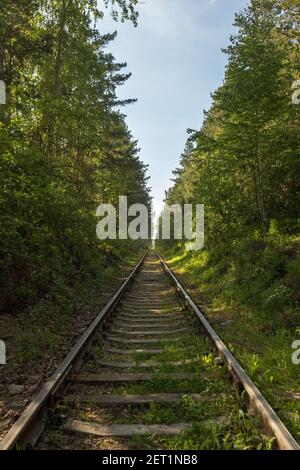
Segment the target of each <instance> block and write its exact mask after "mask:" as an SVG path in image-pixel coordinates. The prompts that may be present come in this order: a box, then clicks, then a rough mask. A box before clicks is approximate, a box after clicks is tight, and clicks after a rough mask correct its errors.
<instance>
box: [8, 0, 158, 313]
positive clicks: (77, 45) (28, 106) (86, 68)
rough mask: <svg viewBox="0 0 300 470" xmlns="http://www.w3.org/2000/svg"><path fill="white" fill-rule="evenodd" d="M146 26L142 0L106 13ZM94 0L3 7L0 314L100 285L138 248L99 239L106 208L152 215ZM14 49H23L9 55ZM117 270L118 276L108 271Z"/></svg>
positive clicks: (120, 2) (121, 78) (118, 71)
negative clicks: (138, 205) (143, 208)
mask: <svg viewBox="0 0 300 470" xmlns="http://www.w3.org/2000/svg"><path fill="white" fill-rule="evenodd" d="M105 3H106V5H107V6H108V4H109V3H111V4H113V5H114V4H115V5H116V6H117V7H118V8H120V12H121V18H122V19H123V20H125V19H131V20H132V21H136V19H137V14H136V11H135V9H134V6H135V4H136V2H135V1H134V0H129V1H125V0H117V1H112V2H105ZM101 17H102V12H101V11H99V10H98V8H97V2H96V1H94V0H93V1H88V0H84V1H82V2H71V1H68V0H58V1H55V2H48V1H47V2H44V1H40V0H30V1H27V0H26V1H16V0H12V1H11V0H9V1H8V0H4V1H3V2H1V5H0V33H1V50H0V78H1V79H2V80H5V82H6V86H7V105H5V106H1V108H0V185H1V191H0V201H1V209H0V219H1V222H0V238H1V246H0V290H1V295H0V310H6V311H16V310H18V309H21V308H24V307H26V306H27V305H29V304H34V303H35V302H36V301H37V300H38V299H40V298H43V296H44V295H46V294H47V293H49V292H51V291H52V290H54V291H55V289H56V285H57V284H58V283H63V284H65V283H66V284H69V285H72V284H73V281H74V279H76V280H78V279H80V278H83V277H89V276H90V277H91V278H93V279H94V278H97V279H99V280H100V279H101V278H102V277H103V271H105V269H107V267H108V266H109V265H111V264H112V262H113V263H118V262H119V261H120V259H121V258H124V256H125V255H126V253H127V252H129V251H130V250H132V249H139V248H140V246H138V244H136V245H137V246H136V248H135V247H134V246H133V244H132V243H129V242H126V241H124V243H119V244H118V245H116V244H113V243H110V242H109V241H106V242H100V241H99V240H98V239H97V237H96V222H97V220H96V217H95V211H96V207H97V206H98V204H99V203H101V202H111V203H116V202H117V201H118V196H119V195H128V198H129V201H130V203H133V202H144V203H145V204H147V205H149V204H150V198H149V193H148V188H147V177H146V169H147V168H146V166H145V165H143V163H142V162H141V161H140V160H139V157H138V152H139V151H138V148H137V142H136V141H134V139H133V137H132V135H131V133H130V132H129V130H128V128H127V125H126V123H125V120H124V116H123V115H122V114H121V113H120V112H119V111H117V109H116V107H117V106H122V105H125V104H128V103H130V102H132V101H133V100H125V101H120V100H118V98H117V95H116V90H117V87H118V86H119V85H122V84H123V83H124V82H125V81H126V80H127V79H128V78H129V76H130V74H124V73H123V72H122V71H123V68H124V67H125V65H126V64H119V63H116V61H115V59H114V57H113V56H112V55H111V54H109V53H106V52H105V47H106V46H107V44H109V42H110V41H112V40H113V39H114V37H115V35H114V34H107V35H105V36H101V35H100V34H99V33H98V31H97V30H96V29H95V28H94V21H95V20H99V19H101ZM11 44H13V47H11ZM110 269H111V268H110Z"/></svg>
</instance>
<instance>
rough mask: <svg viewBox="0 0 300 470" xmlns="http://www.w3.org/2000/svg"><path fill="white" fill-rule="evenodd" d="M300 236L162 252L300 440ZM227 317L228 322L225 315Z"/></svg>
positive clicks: (273, 237) (271, 237) (299, 440)
mask: <svg viewBox="0 0 300 470" xmlns="http://www.w3.org/2000/svg"><path fill="white" fill-rule="evenodd" d="M298 242H299V240H298V239H292V238H288V237H285V238H284V237H282V236H277V237H275V236H270V237H269V238H268V239H267V240H266V241H264V242H262V241H257V240H244V241H242V242H240V243H237V244H235V246H232V247H230V249H228V248H227V249H225V248H223V249H221V248H220V249H216V250H215V252H214V251H213V250H211V251H209V250H206V251H202V252H199V253H191V252H190V253H187V252H183V251H182V250H181V249H180V248H179V249H178V248H177V249H173V250H169V251H165V253H164V255H165V257H166V258H167V261H168V263H169V265H170V266H171V268H172V269H173V270H174V271H175V273H176V274H177V276H178V278H179V279H180V280H181V281H182V282H183V285H185V286H186V288H187V290H188V291H189V293H190V294H191V295H192V297H193V298H194V299H195V300H196V301H197V303H198V305H202V306H203V305H204V307H205V308H204V313H205V315H206V316H207V317H208V318H209V321H210V323H211V324H212V325H213V327H214V328H215V330H216V331H217V332H218V333H219V335H220V336H221V338H222V339H223V340H224V341H225V344H226V345H227V346H229V347H230V349H231V351H233V352H234V354H235V355H236V357H237V359H238V360H239V362H240V363H241V365H242V366H243V367H244V368H245V370H246V371H247V373H248V374H249V375H250V377H251V378H252V379H253V381H254V382H255V383H256V385H257V386H258V388H259V389H260V390H261V391H262V393H263V394H264V396H265V397H266V399H267V400H268V401H269V403H270V404H271V406H272V407H273V408H274V409H275V410H276V412H277V413H278V415H279V416H280V418H281V419H282V420H283V422H284V423H285V424H286V426H287V427H288V428H289V430H290V431H291V432H292V434H293V435H294V437H295V438H296V439H297V440H298V442H299V443H300V402H299V401H297V400H295V399H293V398H292V397H291V396H289V394H288V392H299V391H300V381H299V378H300V366H299V365H294V364H293V363H292V360H291V356H292V352H293V349H292V343H293V341H294V340H296V339H300V338H299V325H300V309H299V300H300V299H299V290H300V289H299V288H300V257H299V250H298V245H299V243H298ZM228 320H229V322H228Z"/></svg>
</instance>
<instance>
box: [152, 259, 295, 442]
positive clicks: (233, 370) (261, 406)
mask: <svg viewBox="0 0 300 470" xmlns="http://www.w3.org/2000/svg"><path fill="white" fill-rule="evenodd" d="M156 254H157V256H158V257H159V259H160V262H161V264H162V266H163V268H164V270H165V272H166V273H167V274H168V276H169V277H170V278H171V280H172V282H173V284H174V285H175V287H176V290H177V292H178V294H179V295H180V296H181V297H182V298H183V300H184V301H185V303H186V305H187V306H189V307H190V308H191V310H192V311H193V313H194V314H195V315H196V317H197V318H198V320H199V322H200V326H201V328H202V330H203V332H204V333H205V334H206V336H208V337H209V338H210V340H211V341H212V343H213V344H214V347H215V349H216V350H217V351H218V353H219V355H220V357H222V358H223V360H224V361H225V363H226V365H227V367H228V370H229V372H230V374H231V376H232V379H233V381H234V383H235V384H236V385H237V386H238V387H239V388H241V390H243V391H244V393H245V394H246V397H247V406H248V410H249V411H251V412H255V413H256V414H257V415H259V416H260V417H261V420H262V424H263V426H264V428H265V430H266V432H267V433H268V434H270V435H271V436H274V437H275V443H276V447H277V448H278V449H280V450H300V446H299V445H298V444H297V442H296V440H295V439H294V438H293V436H292V435H291V434H290V432H289V431H288V430H287V428H286V427H285V425H284V424H283V422H282V421H281V420H280V418H279V417H278V416H277V414H276V413H275V411H274V410H273V408H272V407H271V406H270V405H269V403H268V402H267V400H266V399H265V398H264V396H263V395H262V393H261V392H260V391H259V390H258V388H257V387H256V385H254V383H253V382H252V380H251V379H250V377H249V376H248V375H247V374H246V372H245V371H244V369H243V368H242V367H241V366H240V364H239V363H238V361H237V360H236V359H235V357H234V356H233V355H232V353H231V352H230V351H229V350H228V349H227V347H226V346H225V344H224V343H223V341H222V340H221V339H220V337H219V336H218V335H217V333H216V332H215V331H214V329H213V328H212V327H211V325H210V324H209V323H208V321H207V320H206V318H205V317H204V315H203V313H202V312H201V310H200V309H199V307H198V306H197V305H196V303H195V302H194V301H193V300H192V298H191V297H190V295H189V294H188V293H187V291H186V290H185V289H184V287H183V286H182V285H181V283H180V282H179V281H178V280H177V279H176V277H175V275H174V273H173V272H172V270H171V269H170V268H169V266H168V265H167V263H166V262H165V261H164V260H163V258H162V257H161V256H160V254H159V253H158V252H156Z"/></svg>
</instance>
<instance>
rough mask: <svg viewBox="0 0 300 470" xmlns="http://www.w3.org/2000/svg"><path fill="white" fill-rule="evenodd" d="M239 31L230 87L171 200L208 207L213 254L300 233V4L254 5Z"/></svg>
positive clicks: (221, 94) (194, 138) (240, 17)
mask: <svg viewBox="0 0 300 470" xmlns="http://www.w3.org/2000/svg"><path fill="white" fill-rule="evenodd" d="M235 26H236V27H237V32H236V34H235V35H234V36H232V37H231V39H230V45H229V46H228V47H227V49H226V50H225V51H224V52H225V53H226V54H227V56H228V65H227V67H226V74H225V79H224V82H223V84H222V85H221V86H220V87H219V88H218V89H217V90H216V91H215V92H214V93H213V95H212V99H213V101H212V106H211V108H210V110H209V111H208V112H205V119H204V123H203V126H202V128H201V130H200V131H193V130H189V136H188V140H187V144H186V148H185V151H184V153H183V155H182V158H181V164H180V168H178V169H176V171H175V172H174V175H175V178H174V186H173V187H172V188H171V189H169V191H168V192H167V194H166V200H167V202H168V203H169V204H173V203H180V204H184V203H194V204H196V203H203V204H205V243H206V246H207V247H208V248H209V247H214V246H216V245H222V244H223V245H227V246H230V245H232V244H234V242H235V241H237V240H241V239H243V238H245V237H250V238H251V237H252V238H253V239H264V238H265V237H266V236H267V235H268V234H269V233H274V232H276V231H277V232H279V233H289V234H293V233H294V234H295V233H299V229H300V225H299V223H300V105H298V106H297V105H296V104H293V103H292V94H293V93H295V90H294V92H293V90H292V86H293V84H294V86H296V85H297V84H296V83H295V81H296V80H299V79H300V44H299V28H300V5H299V2H298V1H296V0H252V1H251V3H250V5H249V7H247V8H246V9H245V10H243V11H242V12H239V13H238V14H237V15H236V18H235ZM298 88H300V86H298ZM296 101H297V100H296Z"/></svg>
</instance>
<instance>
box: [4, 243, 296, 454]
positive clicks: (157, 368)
mask: <svg viewBox="0 0 300 470" xmlns="http://www.w3.org/2000/svg"><path fill="white" fill-rule="evenodd" d="M227 371H228V372H229V376H230V378H231V381H229V380H228V374H227V373H226V372H227ZM238 401H239V402H240V403H239V405H237V402H238ZM241 401H243V405H242V406H244V409H245V410H247V412H248V414H249V416H250V415H251V416H252V415H254V414H255V415H257V416H258V418H260V421H259V424H258V427H259V431H258V433H261V434H262V433H264V434H266V435H268V436H271V437H273V438H274V445H275V447H277V448H278V449H292V450H299V446H298V444H297V443H296V441H295V440H294V438H293V437H292V436H291V434H290V433H289V432H288V430H287V429H286V428H285V426H284V425H283V423H282V422H281V421H280V419H279V418H278V416H277V415H276V414H275V412H274V411H273V409H272V408H271V407H270V405H269V404H268V403H267V402H266V400H265V399H264V397H263V396H262V395H261V393H260V392H259V390H258V389H257V388H256V387H255V385H254V384H253V382H252V381H251V380H250V378H249V377H248V376H247V374H246V373H245V372H244V370H243V369H242V368H241V366H240V365H239V364H238V362H237V361H236V360H235V358H234V357H233V355H232V354H231V353H230V352H229V350H228V349H227V348H226V346H225V345H224V343H223V342H222V341H221V339H220V338H219V337H218V336H217V334H216V333H215V332H214V330H213V329H212V328H211V326H210V325H209V323H208V322H207V320H206V319H205V318H204V316H203V315H202V313H201V311H200V310H199V308H198V307H197V305H196V304H195V303H194V302H193V300H192V299H191V298H190V297H189V295H188V294H187V292H186V291H185V290H184V288H183V287H182V286H181V284H180V283H179V282H178V280H177V279H176V278H175V276H174V274H173V273H172V272H171V271H170V269H169V268H168V266H167V265H166V264H165V263H164V261H163V260H162V259H161V258H160V256H159V255H158V254H156V253H154V252H150V253H148V254H147V255H145V256H144V257H143V258H142V259H141V260H140V262H139V263H138V264H137V266H136V267H135V269H134V270H133V271H132V273H131V274H130V276H129V277H128V279H127V280H126V281H125V282H124V284H123V285H122V286H121V288H120V289H119V290H118V291H117V292H116V294H115V295H114V296H113V297H112V298H111V300H110V301H109V303H108V304H107V305H106V307H105V308H104V309H103V310H102V311H101V312H100V313H99V315H98V316H97V318H96V319H95V320H94V322H93V323H92V324H91V325H90V326H89V328H88V329H87V331H86V332H85V333H84V335H83V336H82V337H81V338H80V339H79V341H78V342H77V343H76V344H75V346H74V347H73V349H72V350H71V351H70V353H69V354H68V356H67V357H66V359H65V360H64V361H63V363H62V364H61V365H60V366H59V368H58V369H57V371H56V372H55V374H54V375H53V376H52V377H51V378H50V379H49V381H48V382H46V384H45V385H44V386H43V388H42V389H41V391H40V392H39V394H38V395H37V396H36V397H35V398H34V399H33V401H32V402H31V403H30V405H29V406H28V407H27V408H26V410H25V411H24V412H23V414H22V415H21V416H20V417H19V419H18V420H17V421H16V423H15V424H14V425H13V427H12V428H11V429H10V431H9V432H8V433H7V434H6V436H5V437H4V439H3V440H2V441H1V442H0V450H9V449H14V448H28V447H31V448H32V447H35V448H38V449H71V448H73V449H130V448H141V449H143V448H154V449H156V448H159V449H172V448H177V449H179V448H182V449H184V447H180V446H184V445H185V444H184V442H187V441H188V440H189V439H190V438H191V437H192V439H194V440H195V439H198V440H199V441H198V443H197V445H198V448H199V449H201V448H202V441H201V440H205V439H206V440H207V439H209V436H210V434H212V433H216V432H218V430H220V429H227V433H228V432H229V431H228V430H230V429H231V428H232V425H233V424H232V421H233V420H234V416H236V412H237V406H238V408H239V407H240V406H241ZM248 431H249V430H247V429H246V430H245V432H246V433H247V432H248ZM203 445H205V444H204V442H203Z"/></svg>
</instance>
